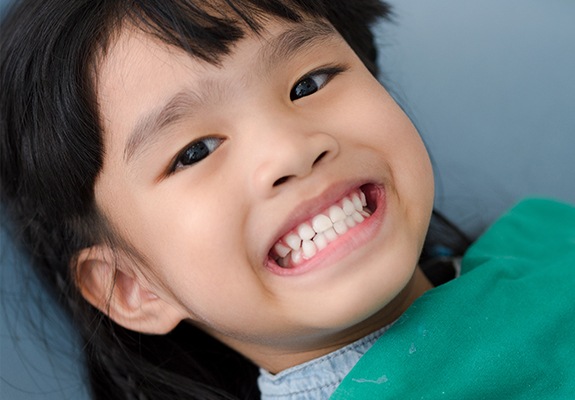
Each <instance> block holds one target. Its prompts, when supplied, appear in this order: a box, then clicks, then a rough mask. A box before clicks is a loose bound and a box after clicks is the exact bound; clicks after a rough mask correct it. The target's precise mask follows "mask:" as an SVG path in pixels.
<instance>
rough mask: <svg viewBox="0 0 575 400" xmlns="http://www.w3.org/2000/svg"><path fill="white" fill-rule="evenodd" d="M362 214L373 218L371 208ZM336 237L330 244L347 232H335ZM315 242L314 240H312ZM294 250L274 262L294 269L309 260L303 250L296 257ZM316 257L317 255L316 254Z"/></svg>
mask: <svg viewBox="0 0 575 400" xmlns="http://www.w3.org/2000/svg"><path fill="white" fill-rule="evenodd" d="M359 213H360V214H361V216H363V217H364V218H366V219H367V218H369V217H370V216H371V211H370V210H369V208H367V207H364V208H363V211H360V212H359ZM334 234H335V235H334V236H332V237H330V238H328V242H333V241H334V240H336V239H337V238H338V237H339V236H341V235H343V234H345V232H342V233H341V234H338V233H336V232H335V231H334ZM312 240H313V239H312ZM319 251H321V250H318V251H317V252H319ZM292 253H293V250H292V251H290V252H289V253H288V254H287V255H286V256H285V257H277V256H276V257H275V258H274V260H275V262H276V263H277V264H278V265H279V266H280V267H282V268H294V267H295V266H297V265H298V264H300V263H301V262H302V261H304V260H307V259H309V258H311V257H309V258H306V257H305V256H304V255H303V253H302V251H301V249H300V250H298V253H297V254H295V255H292ZM314 255H315V253H314ZM312 257H313V256H312Z"/></svg>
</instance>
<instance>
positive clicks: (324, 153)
mask: <svg viewBox="0 0 575 400" xmlns="http://www.w3.org/2000/svg"><path fill="white" fill-rule="evenodd" d="M272 129H273V130H274V131H273V132H267V133H262V137H261V138H260V140H259V141H258V144H257V152H258V154H254V157H255V158H256V159H257V161H256V164H255V168H254V175H253V184H254V188H255V190H256V191H257V192H258V194H260V195H262V196H270V195H273V194H274V193H276V192H277V191H278V190H279V188H281V187H284V186H286V185H288V184H289V183H290V182H294V181H297V180H300V179H304V178H306V177H307V176H309V175H311V174H312V173H313V172H314V170H315V169H316V168H318V166H319V165H321V164H324V163H327V162H329V160H331V159H333V158H335V157H336V156H337V154H338V153H339V142H338V141H337V140H336V138H335V137H334V136H332V135H330V134H328V133H325V132H322V131H312V130H305V129H303V130H302V129H301V127H299V128H298V127H293V126H292V127H291V128H288V129H286V128H285V127H279V128H278V127H277V126H276V128H275V129H274V128H272ZM264 135H265V136H264Z"/></svg>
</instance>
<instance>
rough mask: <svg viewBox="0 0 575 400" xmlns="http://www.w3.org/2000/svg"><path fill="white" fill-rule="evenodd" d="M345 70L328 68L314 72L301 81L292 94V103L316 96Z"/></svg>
mask: <svg viewBox="0 0 575 400" xmlns="http://www.w3.org/2000/svg"><path fill="white" fill-rule="evenodd" d="M342 71H343V68H340V67H335V68H326V69H322V70H319V71H315V72H312V73H310V74H308V75H306V76H304V77H303V78H302V79H300V80H299V81H298V82H297V83H296V84H295V85H294V87H293V88H292V90H291V92H290V99H291V100H292V101H294V100H297V99H301V98H302V97H306V96H309V95H311V94H314V93H315V92H317V91H318V90H320V89H322V88H323V87H324V86H325V85H326V84H327V83H328V82H329V81H330V80H331V79H332V78H333V77H334V76H335V75H337V74H339V73H341V72H342Z"/></svg>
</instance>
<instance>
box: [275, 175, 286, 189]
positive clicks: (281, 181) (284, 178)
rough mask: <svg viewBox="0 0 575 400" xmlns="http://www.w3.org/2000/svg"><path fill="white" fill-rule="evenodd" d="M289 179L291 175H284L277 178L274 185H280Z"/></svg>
mask: <svg viewBox="0 0 575 400" xmlns="http://www.w3.org/2000/svg"><path fill="white" fill-rule="evenodd" d="M288 179H289V176H283V177H281V178H279V179H278V180H276V181H275V182H274V185H273V186H274V187H276V186H279V185H281V184H282V183H285V182H287V180H288Z"/></svg>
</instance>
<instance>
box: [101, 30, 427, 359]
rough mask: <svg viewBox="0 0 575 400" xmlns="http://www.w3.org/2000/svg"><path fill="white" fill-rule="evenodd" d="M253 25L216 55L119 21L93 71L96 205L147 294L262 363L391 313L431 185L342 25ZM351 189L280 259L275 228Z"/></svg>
mask: <svg viewBox="0 0 575 400" xmlns="http://www.w3.org/2000/svg"><path fill="white" fill-rule="evenodd" d="M267 28H268V29H267V30H266V31H265V32H264V33H263V35H262V36H261V37H256V36H249V37H248V38H246V39H244V40H242V41H240V42H239V43H238V44H237V46H235V47H234V48H233V53H232V54H231V55H230V56H227V57H224V59H223V62H222V64H221V66H220V67H216V66H213V65H209V64H207V63H204V62H201V61H198V60H196V59H193V58H191V57H190V56H188V55H187V54H186V53H184V52H183V51H181V50H178V49H175V48H169V47H167V46H166V45H165V44H163V43H161V42H159V41H157V40H155V39H153V38H151V37H149V36H146V35H144V34H143V33H141V32H139V31H137V30H128V29H126V30H124V32H123V33H122V35H121V36H120V37H119V39H118V40H117V42H116V43H115V44H114V45H113V46H112V48H111V49H110V52H109V53H108V54H107V55H106V57H105V60H104V61H103V64H102V65H101V68H100V71H99V76H98V79H97V89H98V100H99V103H100V111H101V115H102V124H103V127H104V142H105V150H106V155H105V162H104V167H103V171H102V173H101V175H100V177H99V180H98V182H97V185H96V198H97V202H98V205H99V207H100V208H101V209H102V211H103V212H104V213H105V214H106V215H107V217H108V218H109V220H110V221H111V223H112V224H113V225H114V226H115V227H116V228H117V230H118V231H119V232H120V234H121V235H123V236H124V238H125V239H126V240H127V241H128V242H129V243H130V244H131V245H133V246H134V248H135V249H137V250H138V251H139V252H140V253H141V254H142V255H143V256H145V259H146V260H147V261H148V262H147V265H146V266H145V267H143V268H144V269H145V270H146V271H148V272H147V274H146V275H147V276H154V279H153V280H152V279H151V280H150V282H149V283H148V286H151V287H152V289H153V291H154V292H155V293H156V294H157V295H158V296H159V297H160V298H161V299H163V300H164V301H166V302H168V303H170V304H171V305H172V306H173V307H175V308H177V309H178V310H179V311H180V312H181V315H182V316H183V317H184V318H186V319H189V320H190V321H194V323H197V324H198V325H200V326H201V327H202V328H203V329H205V330H207V331H208V332H209V333H211V334H213V335H215V336H217V337H218V338H220V339H221V340H223V341H224V342H226V343H228V344H230V345H231V346H232V347H234V348H236V349H238V350H239V351H241V352H243V353H245V354H247V355H248V356H249V357H251V358H253V359H255V360H256V361H258V362H259V363H260V364H265V361H262V359H265V358H266V356H271V355H274V354H276V353H281V354H287V353H290V352H292V353H294V352H300V353H301V352H308V354H311V352H313V351H317V349H318V348H321V349H322V351H323V350H325V349H329V348H330V346H334V345H335V346H338V345H341V344H345V343H346V342H347V341H350V340H351V339H355V337H356V336H359V335H360V334H364V333H365V332H367V331H369V330H370V329H373V326H369V325H370V324H374V323H375V324H382V323H383V322H389V321H388V320H389V319H390V318H391V315H392V314H393V315H396V314H397V311H398V310H397V307H400V308H401V307H402V306H401V304H402V298H403V297H405V298H407V297H408V296H409V293H406V292H409V290H410V289H409V288H410V285H409V283H410V282H412V277H413V274H414V271H415V269H416V265H417V260H418V256H419V252H420V249H421V246H422V243H423V240H424V237H425V234H426V230H427V225H428V221H429V216H430V213H431V209H432V200H433V179H432V171H431V167H430V163H429V160H428V156H427V153H426V151H425V148H424V146H423V144H422V142H421V140H420V138H419V136H418V134H417V132H416V130H415V128H414V127H413V125H412V124H411V122H410V121H409V120H408V118H407V117H406V116H405V115H404V113H403V112H402V111H401V109H400V108H399V107H398V106H397V105H396V104H395V103H394V101H393V100H392V98H391V97H390V96H389V95H388V93H387V92H386V91H385V90H384V88H383V87H382V86H381V85H380V84H379V83H378V82H377V81H376V80H375V79H374V78H373V77H372V76H371V74H370V73H369V72H368V70H367V69H366V68H365V67H364V65H363V64H362V63H361V61H360V60H359V59H358V57H357V56H356V55H355V53H354V52H353V51H352V50H351V49H350V47H349V46H348V45H347V44H346V42H345V41H344V40H343V39H342V38H341V37H340V36H338V35H337V34H336V33H334V32H331V33H330V32H325V29H324V31H321V30H320V29H318V28H317V27H314V26H310V25H309V24H307V25H303V24H298V25H295V24H287V23H273V24H271V23H270V24H268V25H267ZM306 77H307V78H306ZM294 88H295V89H294ZM316 89H317V90H316ZM290 93H291V97H290ZM359 191H363V192H365V194H366V195H367V198H368V208H369V209H370V213H373V215H372V216H370V217H368V218H366V219H365V220H364V221H363V222H362V223H360V224H358V225H356V226H355V227H353V228H351V229H349V230H348V231H347V232H346V233H337V232H336V236H334V235H333V232H331V231H330V233H329V234H328V233H325V234H324V238H322V239H319V236H318V238H316V242H317V243H318V244H319V246H320V248H321V247H323V246H324V245H326V244H327V247H326V248H324V249H322V250H320V251H318V249H317V247H316V252H317V254H315V255H312V254H313V253H314V250H313V248H311V246H309V243H307V244H306V245H305V246H307V247H306V251H307V252H308V253H307V256H302V255H301V254H300V255H296V256H294V258H295V259H296V261H297V262H296V263H295V264H293V263H291V262H290V261H278V260H277V259H278V255H277V251H274V250H273V248H274V245H276V243H277V242H278V241H280V242H281V244H282V245H284V246H287V245H288V243H286V242H291V240H294V241H295V242H297V241H298V240H299V239H297V236H295V237H296V239H294V237H291V238H289V239H288V238H287V237H286V235H287V234H288V233H290V232H291V231H294V230H297V227H298V226H299V225H300V224H302V223H305V222H309V221H311V220H312V219H313V218H314V217H316V216H317V215H318V214H322V213H323V214H327V211H326V210H329V208H330V207H332V206H333V205H341V200H342V199H343V198H344V197H348V198H353V195H354V194H355V193H359ZM355 201H356V202H357V199H355ZM352 203H353V202H352ZM336 214H337V212H336ZM359 214H360V213H359ZM354 217H355V218H358V217H357V215H354V214H352V219H353V218H354ZM319 220H321V218H319V219H318V221H319ZM358 220H361V218H358ZM324 222H325V221H324ZM348 222H349V220H348ZM337 228H338V229H337V230H338V231H340V232H343V231H345V229H343V228H342V226H341V224H339V225H338V227H337ZM322 229H328V228H321V229H319V230H322ZM332 229H333V230H336V227H335V226H334V227H333V228H332ZM328 230H329V229H328ZM314 234H315V233H314ZM303 236H304V237H307V236H306V234H305V232H304V234H303ZM334 238H335V240H334V241H332V242H330V240H332V239H334ZM324 239H325V240H324ZM320 242H321V243H320ZM288 247H289V246H288ZM280 252H282V251H281V249H280ZM293 253H295V251H293ZM290 257H291V255H288V256H287V259H289V258H290ZM300 259H302V260H303V261H300ZM278 263H280V264H287V267H286V268H283V267H280V266H279V265H278ZM406 287H407V289H406V290H404V288H406ZM400 293H401V294H400ZM398 295H399V297H398ZM398 298H399V301H397V299H398ZM393 299H396V300H395V301H394V302H392V300H393ZM390 302H392V306H389V307H386V305H388V304H389V303H390ZM348 339H349V340H348ZM268 367H269V368H270V369H272V368H273V366H268Z"/></svg>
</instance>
